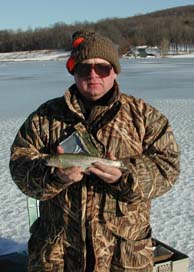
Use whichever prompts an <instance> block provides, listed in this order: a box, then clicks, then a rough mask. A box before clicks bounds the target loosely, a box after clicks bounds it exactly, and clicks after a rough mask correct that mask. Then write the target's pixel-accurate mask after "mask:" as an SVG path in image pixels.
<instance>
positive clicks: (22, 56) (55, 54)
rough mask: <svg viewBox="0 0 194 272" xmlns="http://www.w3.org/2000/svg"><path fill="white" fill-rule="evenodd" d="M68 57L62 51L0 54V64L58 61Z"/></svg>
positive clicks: (65, 52) (67, 53) (66, 53)
mask: <svg viewBox="0 0 194 272" xmlns="http://www.w3.org/2000/svg"><path fill="white" fill-rule="evenodd" d="M68 55H69V52H67V51H64V50H37V51H35V50H34V51H20V52H10V53H0V62H7V61H32V60H40V61H43V60H60V59H64V58H66V57H67V56H68Z"/></svg>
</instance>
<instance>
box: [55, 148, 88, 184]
mask: <svg viewBox="0 0 194 272" xmlns="http://www.w3.org/2000/svg"><path fill="white" fill-rule="evenodd" d="M63 153H64V149H63V147H62V146H60V145H59V146H57V154H63ZM55 173H56V175H57V176H58V177H59V178H60V179H61V180H62V181H63V182H64V183H66V184H68V185H70V184H72V183H76V182H79V181H81V180H82V178H83V175H84V173H83V169H82V168H81V167H79V166H72V167H67V168H65V169H61V168H57V169H56V171H55Z"/></svg>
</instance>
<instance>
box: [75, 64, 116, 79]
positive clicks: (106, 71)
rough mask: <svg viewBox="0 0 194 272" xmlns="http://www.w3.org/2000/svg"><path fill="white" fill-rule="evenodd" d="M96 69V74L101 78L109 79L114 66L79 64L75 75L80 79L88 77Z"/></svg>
mask: <svg viewBox="0 0 194 272" xmlns="http://www.w3.org/2000/svg"><path fill="white" fill-rule="evenodd" d="M92 69H94V71H95V73H96V74H97V75H98V76H100V77H107V76H109V75H110V71H111V70H112V65H110V64H106V63H96V64H90V63H79V64H77V65H76V67H75V70H74V71H75V73H76V74H77V75H78V76H80V77H88V76H89V75H90V73H91V71H92Z"/></svg>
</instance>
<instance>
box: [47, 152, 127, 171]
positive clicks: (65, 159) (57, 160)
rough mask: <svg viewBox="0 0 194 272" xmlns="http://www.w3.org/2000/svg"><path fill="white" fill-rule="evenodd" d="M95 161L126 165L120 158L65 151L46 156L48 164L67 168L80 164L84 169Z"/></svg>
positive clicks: (120, 166)
mask: <svg viewBox="0 0 194 272" xmlns="http://www.w3.org/2000/svg"><path fill="white" fill-rule="evenodd" d="M95 162H100V163H103V164H105V165H107V166H115V167H118V168H121V169H124V168H125V166H124V164H123V162H122V161H120V160H109V159H102V158H99V157H93V156H90V155H85V154H78V153H77V154H72V153H64V154H58V155H51V156H48V157H47V158H46V165H48V166H51V167H57V168H66V167H72V166H80V167H81V168H83V169H84V170H86V168H88V167H89V166H91V165H92V164H94V163H95Z"/></svg>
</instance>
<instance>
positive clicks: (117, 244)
mask: <svg viewBox="0 0 194 272" xmlns="http://www.w3.org/2000/svg"><path fill="white" fill-rule="evenodd" d="M114 88H115V93H116V95H115V97H114V99H113V101H111V102H110V103H109V104H108V105H105V106H96V107H94V108H93V109H92V112H91V114H90V117H89V119H88V120H85V118H84V115H83V113H82V110H81V107H80V104H79V103H78V101H77V97H76V92H75V91H74V90H75V89H76V87H75V85H73V86H71V87H70V89H69V90H67V91H66V92H65V95H64V96H63V97H59V98H56V99H52V100H50V101H48V102H46V103H44V104H43V105H41V106H40V107H39V108H38V110H36V111H35V112H33V113H32V114H31V115H30V116H29V117H28V118H27V120H26V121H25V122H24V124H23V125H22V127H21V128H20V130H19V132H18V134H17V136H16V138H15V140H14V143H13V145H12V147H11V160H10V172H11V175H12V178H13V180H14V182H15V183H16V184H17V186H18V187H19V188H20V190H21V191H22V192H23V193H24V194H26V195H27V196H30V197H33V198H36V199H38V200H40V218H39V219H38V220H37V221H36V222H35V223H34V225H33V226H32V229H31V231H32V237H31V240H30V242H29V244H30V247H31V248H34V252H38V251H39V252H38V253H37V255H38V254H39V255H40V252H43V248H48V245H50V249H49V250H46V249H45V252H46V253H44V254H45V255H44V256H46V257H44V258H43V255H42V257H41V261H40V262H42V264H41V265H42V267H44V269H45V270H44V271H55V270H54V268H53V267H54V264H53V263H52V261H53V259H57V260H58V262H59V263H60V262H61V263H63V261H62V259H63V260H66V262H65V265H64V263H63V264H62V266H64V271H84V270H83V267H85V265H86V254H87V250H86V243H85V242H86V240H88V241H92V244H93V246H92V247H93V252H94V255H95V268H94V271H101V272H103V271H133V267H139V270H137V269H136V270H134V271H152V270H151V268H149V267H151V265H152V264H151V263H152V260H151V258H152V253H151V249H150V243H149V242H150V235H151V228H150V222H149V221H150V207H151V199H153V198H155V197H158V196H160V195H162V194H163V193H165V192H166V191H168V190H169V189H170V188H171V187H172V185H173V184H174V182H175V181H176V179H177V176H178V174H179V150H178V146H177V143H176V140H175V138H174V135H173V132H172V129H171V127H170V125H169V122H168V120H167V118H166V117H165V116H164V115H163V114H162V113H161V112H159V111H158V110H156V109H155V108H154V107H152V106H150V105H148V104H146V103H145V102H144V101H143V100H141V99H136V98H134V97H132V96H128V95H126V94H123V93H120V92H119V89H118V86H117V84H116V83H115V86H114ZM73 131H77V132H78V134H79V135H80V136H81V137H84V135H89V137H90V142H91V143H92V144H93V146H95V148H96V149H97V150H98V154H99V156H100V157H105V156H106V154H107V152H109V151H111V152H113V154H114V155H115V157H117V158H118V159H121V158H125V159H126V158H127V160H125V164H126V167H127V171H124V172H123V175H122V178H121V179H120V180H119V181H118V182H117V183H116V184H112V185H110V184H106V183H104V182H103V181H101V180H100V179H98V178H97V177H95V176H91V177H84V178H83V180H82V181H81V182H80V183H76V184H74V185H70V186H67V185H65V184H63V183H62V182H61V181H60V180H59V179H58V178H57V176H56V175H55V172H52V171H51V169H50V168H49V167H48V166H46V165H45V163H44V160H43V159H41V158H40V155H41V154H45V153H46V154H52V153H55V152H56V146H57V145H58V144H59V143H60V142H61V141H62V140H64V139H65V138H66V137H68V136H69V135H70V134H71V133H72V132H73ZM59 237H63V238H61V239H62V241H63V242H62V243H59V244H60V246H61V244H63V246H62V247H63V250H62V249H60V250H57V252H58V253H59V252H63V253H61V255H63V257H61V260H60V257H58V258H56V252H54V253H53V250H54V249H53V248H54V244H55V242H56V241H58V240H57V239H59ZM40 240H42V242H40V245H39V243H38V241H40ZM123 241H127V246H124V245H123ZM33 243H34V244H33ZM46 244H47V247H46ZM125 244H126V243H125ZM36 249H37V250H36ZM70 249H71V250H70ZM31 250H32V249H31ZM72 250H74V253H73V255H72V256H73V257H72V258H74V261H72V262H71V261H67V260H70V259H71V252H72ZM146 250H147V251H146ZM32 251H33V250H32ZM145 251H146V252H145ZM51 252H52V254H51ZM134 252H135V254H139V255H138V256H141V258H140V257H137V255H134ZM33 254H34V255H33ZM33 254H32V255H33V256H35V255H36V254H35V253H33ZM42 254H43V253H42ZM129 254H132V255H133V256H132V255H130V256H131V257H130V258H129ZM59 255H60V254H59ZM53 256H54V257H53ZM64 256H65V257H64ZM102 256H103V257H102ZM127 256H128V257H127ZM145 256H146V257H145ZM33 258H34V262H35V263H36V265H37V262H38V261H37V260H36V261H35V259H36V257H32V259H33ZM75 259H76V260H77V264H76V262H75ZM127 259H128V260H127ZM49 262H50V263H49ZM53 262H54V261H53ZM32 263H33V261H32ZM51 263H52V265H51ZM32 266H33V265H32ZM51 266H52V268H51V270H49V268H48V267H51ZM46 267H47V268H48V270H47V269H46ZM81 267H82V268H81ZM126 267H127V268H128V269H129V270H127V268H126ZM65 268H66V269H65ZM121 268H123V270H121ZM124 268H126V270H124ZM52 269H53V270H52ZM130 269H131V270H130ZM141 269H142V270H141ZM143 269H145V270H143ZM149 269H150V270H149ZM30 271H38V270H33V269H32V270H30ZM40 271H42V270H40ZM56 271H63V269H61V270H60V269H58V270H56Z"/></svg>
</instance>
